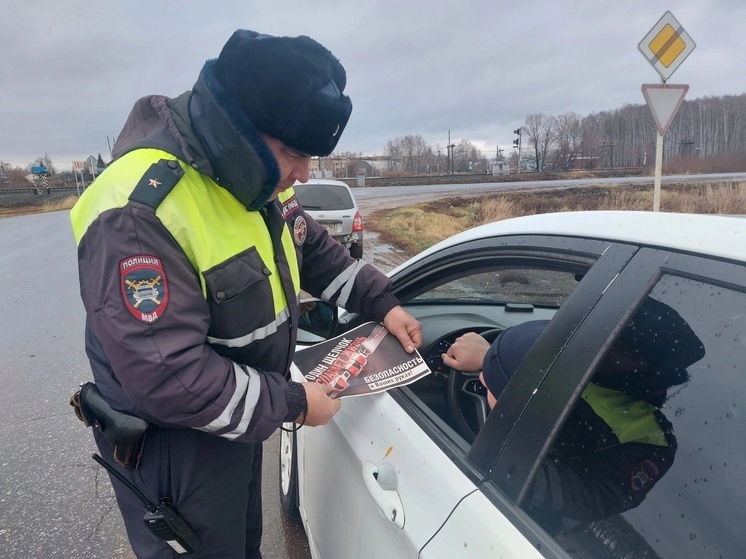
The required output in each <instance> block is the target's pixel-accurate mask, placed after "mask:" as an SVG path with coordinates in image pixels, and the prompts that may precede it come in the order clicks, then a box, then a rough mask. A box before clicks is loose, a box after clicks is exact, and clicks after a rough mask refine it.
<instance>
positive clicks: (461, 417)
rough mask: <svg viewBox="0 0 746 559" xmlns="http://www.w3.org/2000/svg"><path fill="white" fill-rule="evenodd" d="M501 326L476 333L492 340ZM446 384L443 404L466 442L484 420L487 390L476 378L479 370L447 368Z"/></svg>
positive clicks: (486, 411)
mask: <svg viewBox="0 0 746 559" xmlns="http://www.w3.org/2000/svg"><path fill="white" fill-rule="evenodd" d="M500 332H502V328H492V329H490V330H485V331H483V332H479V335H480V336H482V337H483V338H484V339H486V340H487V341H488V342H490V343H492V342H493V341H494V340H495V338H497V336H498V334H500ZM446 374H447V375H448V383H447V384H446V406H447V408H448V412H449V413H450V414H451V418H452V419H453V422H454V423H455V426H456V430H457V431H458V432H459V434H460V435H461V436H462V437H464V439H466V440H467V441H468V442H469V443H473V442H474V439H476V438H477V433H478V432H479V430H480V429H481V428H482V426H483V425H484V422H485V421H486V420H487V415H488V414H489V412H490V408H489V405H488V404H487V389H486V388H485V387H484V386H483V385H482V382H481V381H480V380H479V371H476V372H473V371H457V370H456V369H452V368H450V367H449V368H448V369H447V370H446Z"/></svg>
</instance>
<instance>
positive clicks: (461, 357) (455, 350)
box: [441, 332, 490, 371]
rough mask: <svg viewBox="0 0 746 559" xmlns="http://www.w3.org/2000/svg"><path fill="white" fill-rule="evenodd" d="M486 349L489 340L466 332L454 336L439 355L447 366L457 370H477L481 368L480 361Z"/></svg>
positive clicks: (488, 346) (488, 345) (488, 347)
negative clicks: (448, 345) (454, 338)
mask: <svg viewBox="0 0 746 559" xmlns="http://www.w3.org/2000/svg"><path fill="white" fill-rule="evenodd" d="M488 349H490V342H488V341H487V340H485V339H484V338H483V337H482V336H480V335H479V334H475V333H474V332H467V333H466V334H464V335H463V336H459V337H458V338H456V341H455V342H453V345H451V347H449V348H448V351H447V352H446V353H444V354H443V355H442V356H441V357H442V359H443V363H445V364H446V366H447V367H451V368H452V369H456V370H457V371H479V370H481V369H482V362H483V361H484V356H485V355H486V354H487V350H488Z"/></svg>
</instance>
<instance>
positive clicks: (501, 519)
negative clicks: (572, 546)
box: [300, 237, 634, 558]
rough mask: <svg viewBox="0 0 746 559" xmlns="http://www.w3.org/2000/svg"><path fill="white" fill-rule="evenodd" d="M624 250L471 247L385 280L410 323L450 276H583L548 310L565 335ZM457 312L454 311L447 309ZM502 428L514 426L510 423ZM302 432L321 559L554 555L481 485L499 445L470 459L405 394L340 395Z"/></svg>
mask: <svg viewBox="0 0 746 559" xmlns="http://www.w3.org/2000/svg"><path fill="white" fill-rule="evenodd" d="M633 252H634V249H632V248H630V247H625V246H620V245H613V244H611V243H606V242H601V241H584V240H567V239H552V238H549V237H511V238H500V239H489V240H480V241H476V242H472V243H467V244H466V245H464V246H460V247H457V248H454V249H450V250H446V251H443V252H442V253H440V254H435V255H431V256H430V257H428V258H426V259H424V260H423V261H422V262H420V263H419V265H417V266H413V267H412V268H411V270H408V271H407V272H406V273H403V274H401V275H400V276H399V277H395V278H394V283H395V289H396V293H397V295H398V296H399V297H400V298H401V299H402V300H403V301H404V302H405V306H406V307H407V308H408V309H410V311H411V312H413V313H415V316H417V315H418V314H419V313H422V312H426V311H423V310H422V309H423V308H428V309H430V308H432V305H428V304H426V303H427V302H422V301H420V303H418V302H417V297H418V296H420V295H422V294H423V293H425V294H426V293H427V292H428V290H430V289H431V288H433V287H437V286H439V285H442V284H444V283H446V282H448V281H450V280H452V279H454V278H456V279H458V278H461V277H463V276H469V275H470V274H474V273H480V272H489V270H491V269H494V268H495V267H502V268H504V267H505V266H507V265H508V264H509V265H510V266H513V267H516V266H521V265H523V266H525V267H526V268H527V269H528V268H531V269H535V268H540V269H546V270H557V269H566V270H567V271H566V273H568V274H573V273H575V272H581V273H580V274H579V278H578V279H579V280H581V281H580V283H578V286H579V287H578V288H576V289H575V291H573V292H572V294H571V296H570V298H569V299H568V300H567V301H566V304H564V305H563V306H562V308H561V309H560V311H559V312H557V314H556V317H557V318H558V321H557V322H558V323H559V322H564V323H565V324H566V325H568V328H567V329H566V330H567V331H572V330H573V329H574V328H575V327H576V326H577V324H578V323H580V322H581V321H582V319H583V317H584V316H585V315H586V314H587V313H588V312H589V309H590V308H591V307H592V306H593V304H595V301H596V300H597V299H598V298H599V297H600V294H601V293H602V292H603V289H604V288H605V287H606V286H607V285H608V284H609V283H610V282H611V280H612V278H613V277H614V276H615V274H616V273H617V272H618V270H619V269H620V268H621V266H622V265H623V263H625V262H626V261H628V260H629V258H630V257H631V255H632V254H633ZM467 279H468V278H467ZM464 304H465V303H464ZM420 306H421V307H422V308H420ZM459 306H460V305H456V306H455V307H453V308H454V309H455V310H456V312H458V307H459ZM444 308H447V305H446V307H444ZM520 308H521V309H523V310H522V311H521V312H524V313H525V307H520ZM492 310H493V312H498V313H500V314H499V316H500V317H502V318H500V320H503V321H505V320H518V319H519V317H516V316H515V315H514V314H511V313H510V312H507V311H504V309H503V307H500V308H499V309H498V310H494V308H493V309H492ZM536 312H537V313H539V312H541V311H540V310H539V309H537V310H536ZM552 313H554V311H552ZM444 316H447V315H444ZM464 316H469V313H465V314H464ZM520 319H523V320H525V314H524V315H523V318H520ZM426 322H427V324H426V330H427V331H428V332H430V331H431V329H436V331H437V330H439V329H441V328H450V327H453V324H452V323H451V321H450V320H443V319H442V318H441V319H438V318H437V317H433V316H428V317H427V321H426ZM350 325H351V326H354V325H356V323H355V321H354V320H352V321H351V322H350ZM559 332H560V329H557V331H556V332H555V333H554V334H552V333H551V332H550V335H549V337H548V340H549V343H550V344H552V345H553V346H555V347H561V345H562V343H563V342H562V337H561V336H560V335H558V333H559ZM538 381H539V379H537V380H536V382H538ZM521 399H522V400H523V403H521V402H516V406H515V409H516V410H520V409H521V406H522V405H525V400H526V398H525V397H524V396H522V397H521ZM518 415H520V412H518ZM503 421H504V422H506V423H513V422H514V421H515V417H513V416H512V415H510V416H506V417H505V418H504V419H503ZM304 431H305V432H304V434H303V439H304V440H303V444H302V451H301V452H302V457H301V460H302V469H303V471H304V475H303V476H302V481H301V487H300V491H301V505H302V509H303V512H304V514H305V515H306V522H307V528H308V533H309V538H310V539H311V540H312V547H313V548H314V550H315V552H316V553H318V556H319V557H418V556H422V557H430V558H436V557H442V558H446V557H454V556H456V555H457V554H459V553H461V554H463V553H466V554H467V555H468V556H480V554H481V553H482V552H484V553H487V551H488V550H489V551H490V553H491V554H496V556H500V555H502V556H503V557H540V556H542V553H546V550H547V549H554V550H555V552H557V550H558V549H559V548H558V547H557V546H556V544H555V543H554V542H553V541H552V540H551V539H548V540H545V541H544V543H543V546H544V548H545V549H544V551H543V552H540V551H537V541H536V534H537V532H536V530H535V527H534V526H533V525H532V524H531V523H530V521H529V520H527V516H526V515H525V514H524V513H523V512H522V511H520V509H519V508H518V507H517V506H515V505H514V504H512V503H511V502H510V501H509V500H506V499H504V498H503V495H502V493H501V492H500V491H499V490H495V488H494V486H493V487H487V488H485V487H484V484H485V482H486V480H487V478H488V476H489V472H490V470H491V469H492V467H493V466H494V463H495V461H496V460H497V458H498V456H499V454H500V448H501V444H492V445H489V447H486V446H484V445H483V446H481V447H479V449H480V450H479V452H478V453H477V454H474V455H473V456H472V454H473V453H472V452H470V445H469V444H468V443H467V442H466V441H465V440H464V438H463V437H461V436H460V435H459V434H458V433H456V432H455V431H454V429H453V428H452V427H451V426H450V425H448V424H447V422H445V421H444V420H443V418H442V417H440V416H439V415H438V414H437V413H435V412H434V411H433V410H432V409H431V408H429V407H428V406H427V405H426V404H425V403H423V400H422V398H420V397H419V396H418V395H417V393H416V391H415V390H414V389H410V388H409V387H405V388H401V389H394V390H391V391H389V392H388V393H384V394H379V395H372V396H364V397H354V398H348V399H345V400H344V401H343V405H342V409H341V410H340V412H339V413H337V415H336V416H335V417H334V418H333V419H332V421H331V422H330V424H329V425H327V426H325V427H324V428H323V429H307V430H304ZM504 431H505V432H509V429H504ZM447 534H454V537H450V536H446V535H447ZM455 534H458V536H455ZM539 547H541V546H539Z"/></svg>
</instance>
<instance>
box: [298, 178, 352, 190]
mask: <svg viewBox="0 0 746 559" xmlns="http://www.w3.org/2000/svg"><path fill="white" fill-rule="evenodd" d="M314 184H330V185H336V186H344V187H345V188H350V186H349V185H348V184H347V183H345V182H342V181H335V180H333V179H308V180H307V181H306V182H300V181H295V184H294V185H293V188H295V187H297V186H311V185H314Z"/></svg>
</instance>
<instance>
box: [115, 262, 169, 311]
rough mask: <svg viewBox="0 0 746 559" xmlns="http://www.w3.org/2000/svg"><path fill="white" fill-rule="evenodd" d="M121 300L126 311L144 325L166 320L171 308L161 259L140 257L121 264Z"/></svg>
mask: <svg viewBox="0 0 746 559" xmlns="http://www.w3.org/2000/svg"><path fill="white" fill-rule="evenodd" d="M119 275H120V278H121V285H122V296H123V297H124V304H125V306H126V307H127V310H128V311H129V312H130V314H132V316H134V317H135V318H136V319H137V320H139V321H140V322H142V323H144V324H152V323H154V322H155V321H157V320H158V319H159V318H160V317H161V316H163V313H164V311H165V310H166V306H167V305H168V283H167V282H166V274H165V273H164V271H163V264H162V263H161V259H160V258H157V257H155V256H149V255H146V254H139V255H136V256H130V257H129V258H125V259H124V260H122V261H121V262H120V263H119Z"/></svg>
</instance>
